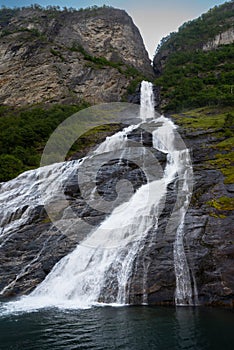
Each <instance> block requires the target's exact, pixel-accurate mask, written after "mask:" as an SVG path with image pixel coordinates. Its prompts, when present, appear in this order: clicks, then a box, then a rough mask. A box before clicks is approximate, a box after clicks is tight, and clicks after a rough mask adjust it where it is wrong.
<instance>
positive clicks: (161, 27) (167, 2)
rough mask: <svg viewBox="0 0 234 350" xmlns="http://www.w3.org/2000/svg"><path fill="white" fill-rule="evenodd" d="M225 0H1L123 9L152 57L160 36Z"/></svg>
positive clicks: (10, 3)
mask: <svg viewBox="0 0 234 350" xmlns="http://www.w3.org/2000/svg"><path fill="white" fill-rule="evenodd" d="M225 2H226V1H225V0H126V1H124V0H65V1H62V0H35V1H34V0H0V5H1V6H2V5H5V6H7V7H15V6H16V7H21V6H28V5H31V4H32V3H37V4H40V5H41V6H47V5H58V6H60V7H63V6H66V7H68V8H69V7H74V8H81V7H83V8H85V7H89V6H93V5H97V6H102V5H104V4H105V5H109V6H113V7H116V8H121V9H124V10H126V11H127V12H128V14H129V15H130V16H131V17H132V19H133V21H134V23H135V24H136V25H137V27H138V28H139V30H140V32H141V35H142V37H143V40H144V43H145V46H146V49H147V51H148V53H149V56H150V58H151V59H152V58H153V56H154V53H155V50H156V48H157V46H158V44H159V42H160V40H161V39H162V38H163V37H165V36H167V35H168V34H170V33H171V32H174V31H176V30H177V29H178V28H179V26H181V25H182V24H183V23H184V22H187V21H189V20H192V19H194V18H197V17H199V16H200V15H201V14H202V13H205V12H207V11H208V10H209V9H210V8H212V7H214V6H215V5H221V4H223V3H225Z"/></svg>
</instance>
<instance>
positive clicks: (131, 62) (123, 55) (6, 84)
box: [0, 5, 153, 106]
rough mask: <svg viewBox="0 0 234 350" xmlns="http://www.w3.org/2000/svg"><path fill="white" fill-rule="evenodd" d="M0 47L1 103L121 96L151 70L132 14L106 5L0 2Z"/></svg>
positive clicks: (149, 75)
mask: <svg viewBox="0 0 234 350" xmlns="http://www.w3.org/2000/svg"><path fill="white" fill-rule="evenodd" d="M0 48H1V49H0V50H1V51H0V52H1V53H0V57H1V58H0V67H1V81H0V103H1V104H3V105H11V106H24V105H32V104H38V103H47V104H48V103H69V104H71V103H79V102H80V101H83V100H85V101H86V102H89V103H91V104H94V103H101V102H114V101H121V99H122V98H123V96H124V95H126V93H127V91H128V89H130V90H131V85H132V84H133V85H134V82H135V81H138V82H139V81H140V80H141V79H143V77H146V78H148V79H149V78H152V76H153V70H152V67H151V64H150V60H149V57H148V54H147V52H146V50H145V47H144V44H143V40H142V37H141V35H140V33H139V30H138V29H137V27H136V26H135V25H134V23H133V21H132V19H131V18H130V17H129V15H128V14H127V13H126V12H125V11H123V10H118V9H114V8H109V7H103V8H96V7H93V8H90V9H86V10H78V11H76V10H63V11H59V10H58V9H57V8H54V7H49V8H47V9H43V8H40V7H39V6H38V5H34V6H32V7H31V8H23V9H4V8H3V9H2V10H1V11H0ZM135 84H136V83H135Z"/></svg>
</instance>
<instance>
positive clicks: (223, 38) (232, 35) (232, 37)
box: [202, 18, 234, 51]
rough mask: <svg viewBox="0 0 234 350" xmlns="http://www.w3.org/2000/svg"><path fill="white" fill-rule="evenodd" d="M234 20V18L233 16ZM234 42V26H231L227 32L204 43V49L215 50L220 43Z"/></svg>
mask: <svg viewBox="0 0 234 350" xmlns="http://www.w3.org/2000/svg"><path fill="white" fill-rule="evenodd" d="M233 20H234V18H233ZM233 43H234V28H230V29H229V30H226V31H225V32H222V33H220V34H218V35H216V37H215V38H214V39H213V40H211V41H209V42H208V43H206V44H205V45H203V48H202V49H203V50H204V51H208V50H214V49H217V48H218V47H219V46H220V45H229V44H233Z"/></svg>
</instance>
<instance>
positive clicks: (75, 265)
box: [1, 82, 192, 310]
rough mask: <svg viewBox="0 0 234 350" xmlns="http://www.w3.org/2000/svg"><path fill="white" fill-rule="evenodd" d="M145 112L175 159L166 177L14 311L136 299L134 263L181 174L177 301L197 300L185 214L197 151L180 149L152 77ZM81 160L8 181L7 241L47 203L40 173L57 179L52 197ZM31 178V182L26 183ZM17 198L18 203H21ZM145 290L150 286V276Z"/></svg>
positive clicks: (111, 140) (138, 195)
mask: <svg viewBox="0 0 234 350" xmlns="http://www.w3.org/2000/svg"><path fill="white" fill-rule="evenodd" d="M140 114H141V120H142V122H141V123H142V124H144V123H148V122H150V123H157V125H158V127H157V128H156V129H155V130H154V131H153V133H152V136H153V146H154V148H156V149H157V150H159V151H161V152H163V153H165V154H167V164H166V167H165V170H164V173H163V176H162V177H161V178H160V179H156V180H154V181H148V183H147V184H144V185H142V186H141V187H140V188H139V189H138V190H137V191H136V192H135V193H134V194H133V195H132V196H131V198H130V199H129V200H128V201H127V202H126V203H123V204H121V205H119V206H118V207H116V208H115V209H114V210H113V211H112V213H111V214H110V215H109V216H108V217H107V218H106V219H105V220H104V221H103V222H102V224H101V225H100V226H99V227H97V228H96V229H94V230H93V231H92V232H91V233H90V234H89V235H88V236H87V237H86V238H85V239H84V240H83V241H82V242H81V244H79V245H78V246H77V247H76V249H75V250H74V251H73V252H72V253H70V254H68V255H67V256H65V257H64V258H63V259H61V260H60V261H59V262H58V263H57V264H56V265H55V266H54V268H53V269H52V271H51V272H50V273H49V274H48V276H47V277H46V278H45V280H44V281H43V282H42V283H41V284H40V285H38V287H37V288H36V289H35V290H34V291H33V292H32V293H31V294H30V295H29V296H27V297H23V298H21V299H20V300H19V301H16V302H11V303H8V308H11V309H12V310H25V309H32V308H42V307H48V306H58V307H59V306H61V307H75V308H79V307H80V308H85V307H89V306H91V305H93V304H96V303H98V302H100V300H101V301H104V302H109V301H111V302H112V303H116V304H126V303H128V302H129V283H130V280H131V272H132V268H133V263H134V261H135V259H136V257H137V255H138V253H139V252H140V250H141V248H142V246H144V244H146V237H147V235H148V233H149V231H152V229H153V232H155V234H157V222H158V218H159V215H160V212H161V211H162V207H163V201H164V200H165V197H166V194H167V186H168V185H169V184H170V183H172V182H173V181H174V180H175V179H176V178H177V177H180V180H181V190H182V192H183V193H184V197H183V199H184V202H183V203H182V204H181V203H180V205H179V206H178V210H177V221H176V222H178V223H179V224H178V225H177V227H176V234H175V237H176V238H175V243H174V260H175V275H176V294H175V301H176V304H192V287H191V281H190V273H189V268H188V264H187V260H186V255H185V252H184V246H183V225H184V217H185V213H186V210H187V207H188V204H189V198H190V195H191V193H190V192H191V189H190V187H189V186H188V179H189V177H191V166H190V163H189V153H188V150H187V149H186V148H182V149H177V148H176V146H175V140H174V136H173V135H174V130H175V128H176V127H175V125H174V124H173V123H172V122H171V121H170V120H168V119H167V118H165V117H163V116H161V117H160V118H155V112H154V98H153V89H152V84H151V83H148V82H142V86H141V109H140ZM141 123H140V124H138V125H131V126H129V127H127V128H125V129H124V130H123V131H120V132H118V133H116V134H115V135H113V136H111V137H108V138H107V139H106V140H105V141H104V142H103V143H102V144H101V145H100V146H99V147H98V148H97V149H96V151H95V152H94V156H95V154H96V155H97V154H101V153H103V152H110V151H113V150H115V149H118V148H119V147H120V145H121V147H122V148H123V145H125V144H127V136H128V134H129V133H130V132H132V131H133V130H134V129H136V128H138V127H139V126H140V125H141ZM123 155H124V156H125V151H123V153H122V156H123ZM91 157H92V156H91ZM80 164H82V161H80V162H79V161H73V162H66V163H61V164H56V165H53V166H50V167H46V168H44V169H42V170H40V169H38V170H36V171H32V172H27V173H25V174H22V175H20V176H19V177H18V178H17V179H15V180H12V181H10V182H8V183H6V184H4V185H3V187H2V189H1V191H2V193H3V197H1V198H3V199H1V200H2V201H3V202H4V198H5V197H4V195H5V196H7V198H8V204H9V205H8V207H7V210H6V211H5V214H4V217H3V218H2V221H3V222H4V223H5V228H4V230H2V232H1V234H4V235H6V239H8V238H7V237H8V236H7V232H8V227H10V225H16V226H17V225H18V227H20V225H22V224H23V223H24V216H25V217H26V216H27V215H28V211H30V210H32V208H33V207H34V205H36V204H38V203H40V195H39V193H38V192H37V189H38V186H39V182H40V185H41V182H43V178H41V177H40V179H38V172H39V171H40V172H42V174H43V172H44V177H47V180H48V178H49V181H46V183H45V188H44V191H45V193H46V197H48V201H49V197H50V194H51V193H53V195H54V193H56V192H58V193H59V191H61V186H59V185H57V183H61V182H63V181H58V179H57V181H54V179H55V178H56V177H57V178H58V176H59V177H60V178H61V179H62V180H63V179H64V180H65V179H66V178H68V177H69V176H70V175H71V173H72V171H74V169H75V168H77V167H79V166H80ZM48 175H49V176H48ZM30 177H31V178H32V180H33V182H31V184H30V183H29V181H28V179H29V178H30ZM26 178H27V181H25V179H26ZM26 182H27V184H28V185H27V186H28V187H27V188H26V190H24V193H22V188H21V187H20V184H24V185H25V186H26ZM32 183H33V184H32ZM51 186H52V187H51ZM94 192H95V189H94V191H92V193H91V195H92V196H94ZM17 196H19V198H20V200H21V201H22V202H25V201H26V199H30V206H29V207H27V208H26V209H24V214H25V215H24V214H23V215H22V216H21V218H20V219H19V220H17V218H16V220H15V221H13V223H12V222H10V219H9V218H10V217H11V215H12V213H13V212H14V211H15V209H16V207H17ZM9 198H10V200H9ZM5 199H6V198H5ZM12 201H13V202H12ZM12 203H14V206H13V207H12ZM18 208H19V205H18ZM22 210H23V209H22ZM120 223H121V227H120ZM146 273H147V272H146ZM107 285H108V286H110V285H113V286H115V291H113V290H111V291H110V290H109V292H108V293H109V295H108V296H106V295H105V293H104V292H105V288H106V286H107ZM143 289H144V290H145V282H144V281H143ZM110 294H112V295H110ZM143 294H144V295H143V300H142V302H143V303H145V302H146V301H147V297H146V295H145V291H143Z"/></svg>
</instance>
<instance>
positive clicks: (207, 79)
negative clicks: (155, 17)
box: [155, 2, 234, 111]
mask: <svg viewBox="0 0 234 350" xmlns="http://www.w3.org/2000/svg"><path fill="white" fill-rule="evenodd" d="M232 17H234V11H233V2H230V3H226V4H224V5H221V6H219V7H215V8H214V9H212V10H210V11H209V12H208V13H207V14H204V15H202V16H201V17H200V18H198V19H196V20H194V21H191V22H187V23H185V24H184V25H183V26H182V27H180V29H179V31H178V33H171V34H170V35H169V36H168V37H166V38H164V39H163V40H162V42H161V44H160V45H159V47H158V49H157V53H158V55H159V57H160V54H161V53H163V52H165V51H167V50H169V52H170V53H169V55H168V57H167V59H166V61H165V64H164V66H163V72H162V74H161V76H160V77H159V78H157V79H156V80H155V84H156V85H158V86H160V87H161V98H162V101H163V104H164V110H165V111H182V110H186V109H189V108H195V107H201V106H230V105H233V104H234V86H233V81H234V64H233V57H234V44H229V45H223V46H219V47H218V48H216V49H215V50H214V49H213V50H210V51H204V50H203V46H204V45H205V44H207V43H208V42H209V41H210V40H213V39H214V38H215V36H216V35H217V34H219V33H222V32H224V31H225V30H227V29H228V28H231V23H232V22H231V18H232ZM217 23H218V25H217ZM156 70H157V66H156Z"/></svg>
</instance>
